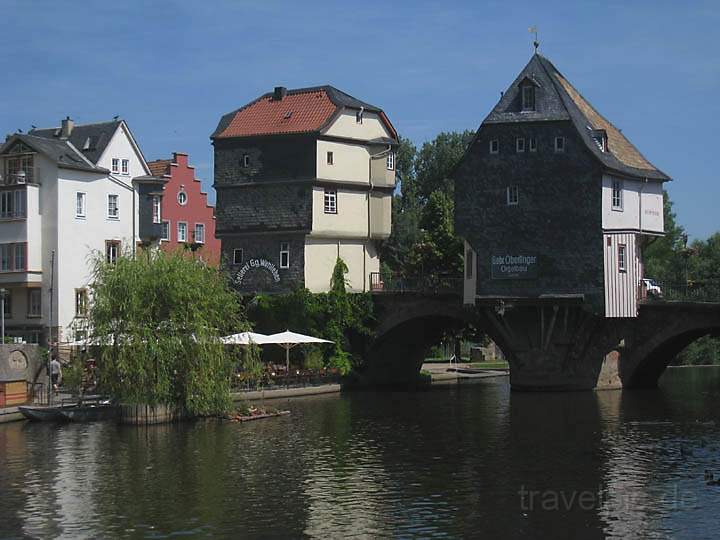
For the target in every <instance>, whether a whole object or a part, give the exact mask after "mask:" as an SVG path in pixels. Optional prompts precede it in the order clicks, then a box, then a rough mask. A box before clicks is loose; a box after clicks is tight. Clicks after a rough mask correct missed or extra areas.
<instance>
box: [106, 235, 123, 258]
mask: <svg viewBox="0 0 720 540" xmlns="http://www.w3.org/2000/svg"><path fill="white" fill-rule="evenodd" d="M119 256H120V241H119V240H105V261H106V262H108V263H110V264H115V261H117V259H118V257H119Z"/></svg>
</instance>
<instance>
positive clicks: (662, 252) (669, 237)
mask: <svg viewBox="0 0 720 540" xmlns="http://www.w3.org/2000/svg"><path fill="white" fill-rule="evenodd" d="M672 206H673V203H672V201H671V200H670V197H669V196H668V194H667V191H663V215H664V222H665V236H663V237H662V238H658V239H657V240H655V241H654V242H653V243H651V244H650V245H649V246H648V247H646V248H645V249H644V251H643V261H644V263H645V275H646V276H647V277H651V278H654V279H656V280H658V281H664V282H669V283H676V284H677V283H680V282H681V281H683V280H684V279H685V260H684V258H683V248H684V247H685V246H684V241H683V235H684V234H685V230H684V229H683V228H682V226H680V225H678V224H677V222H676V221H675V212H673V210H672Z"/></svg>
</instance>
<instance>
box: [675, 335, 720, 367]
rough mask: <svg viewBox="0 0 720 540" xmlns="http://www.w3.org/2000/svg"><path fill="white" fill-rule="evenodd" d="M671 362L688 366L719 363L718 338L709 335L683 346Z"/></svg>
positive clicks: (719, 348) (719, 341) (719, 340)
mask: <svg viewBox="0 0 720 540" xmlns="http://www.w3.org/2000/svg"><path fill="white" fill-rule="evenodd" d="M673 363H674V364H677V365H679V364H684V365H690V366H699V365H708V364H716V365H718V364H720V339H718V338H716V337H711V336H704V337H701V338H700V339H698V340H697V341H695V342H693V343H691V344H690V345H689V346H688V347H687V348H685V350H684V351H682V352H681V353H680V354H679V355H678V356H677V358H676V359H675V361H674V362H673Z"/></svg>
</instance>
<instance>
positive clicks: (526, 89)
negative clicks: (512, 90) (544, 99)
mask: <svg viewBox="0 0 720 540" xmlns="http://www.w3.org/2000/svg"><path fill="white" fill-rule="evenodd" d="M522 110H523V111H534V110H535V87H534V86H529V85H528V86H523V88H522Z"/></svg>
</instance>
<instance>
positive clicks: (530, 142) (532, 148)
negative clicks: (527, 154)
mask: <svg viewBox="0 0 720 540" xmlns="http://www.w3.org/2000/svg"><path fill="white" fill-rule="evenodd" d="M528 147H529V149H530V151H531V152H537V139H536V138H535V137H530V138H529V139H528Z"/></svg>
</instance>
